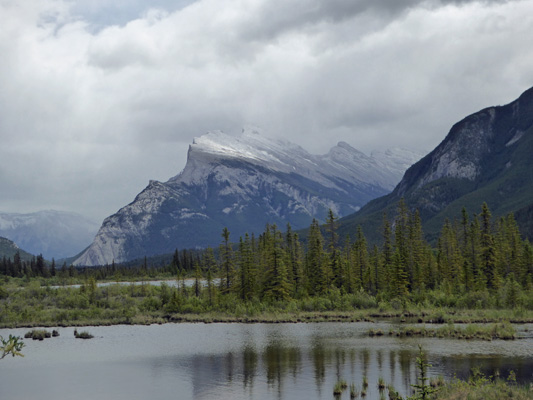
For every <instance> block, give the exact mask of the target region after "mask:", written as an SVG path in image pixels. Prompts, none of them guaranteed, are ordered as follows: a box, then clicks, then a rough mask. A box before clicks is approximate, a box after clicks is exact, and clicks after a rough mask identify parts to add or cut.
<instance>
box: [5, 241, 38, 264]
mask: <svg viewBox="0 0 533 400" xmlns="http://www.w3.org/2000/svg"><path fill="white" fill-rule="evenodd" d="M17 252H18V253H19V255H20V259H21V260H23V261H30V260H31V259H32V258H33V255H31V254H30V253H28V252H26V251H24V250H21V249H20V248H19V247H18V246H17V245H16V244H15V243H14V242H13V241H11V240H9V239H6V238H4V237H0V258H4V257H5V258H6V259H11V260H13V258H14V256H15V254H16V253H17Z"/></svg>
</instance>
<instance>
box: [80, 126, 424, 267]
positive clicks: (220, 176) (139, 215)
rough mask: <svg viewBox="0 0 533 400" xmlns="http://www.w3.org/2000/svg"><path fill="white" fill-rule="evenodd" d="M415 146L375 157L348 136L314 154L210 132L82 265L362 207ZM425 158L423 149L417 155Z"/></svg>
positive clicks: (247, 132)
mask: <svg viewBox="0 0 533 400" xmlns="http://www.w3.org/2000/svg"><path fill="white" fill-rule="evenodd" d="M410 157H411V158H412V162H414V161H415V159H414V158H415V156H414V153H409V152H408V151H405V152H401V151H391V152H389V153H385V154H380V153H379V155H378V156H368V155H366V154H364V153H362V152H360V151H358V150H356V149H355V148H353V147H351V146H350V145H349V144H347V143H345V142H340V143H338V144H337V146H334V147H333V148H332V149H331V150H330V151H329V152H328V153H327V154H324V155H313V154H310V153H309V152H307V151H306V150H305V149H303V148H302V147H300V146H298V145H296V144H293V143H290V142H288V141H286V140H279V139H270V138H268V137H265V136H264V135H263V134H262V133H261V132H260V130H259V129H258V128H254V127H251V128H245V129H244V130H243V132H242V134H241V135H240V136H238V137H236V136H231V135H228V134H225V133H224V132H221V131H212V132H208V133H207V134H205V135H202V136H200V137H197V138H195V139H194V141H193V143H192V144H191V145H190V146H189V150H188V158H187V164H186V166H185V168H184V169H183V171H182V172H181V173H179V174H178V175H176V176H174V177H172V178H170V179H169V180H168V181H167V182H164V183H163V182H157V181H150V183H149V185H148V186H147V187H146V189H144V190H143V191H142V192H141V193H140V194H139V195H138V196H137V197H136V198H135V200H134V201H133V202H132V203H131V204H129V205H127V206H125V207H123V208H122V209H121V210H119V211H118V212H117V213H116V214H115V215H112V216H110V217H108V218H107V219H106V220H105V221H104V223H103V225H102V227H101V228H100V231H99V232H98V234H97V237H96V239H95V242H94V243H93V245H91V246H90V247H89V248H88V249H87V251H86V252H85V253H84V254H83V255H82V256H81V257H80V258H79V259H78V260H76V261H75V264H77V265H101V264H106V263H111V262H112V261H113V260H114V261H115V262H122V261H126V260H130V259H133V258H137V257H142V256H144V255H152V254H161V253H163V252H173V251H174V249H175V248H178V247H179V248H184V247H196V246H202V247H205V246H208V245H217V244H218V242H219V241H220V231H219V229H221V228H222V227H224V226H226V227H228V229H229V230H230V232H232V235H236V237H238V236H239V235H242V234H244V233H245V232H249V233H251V232H257V231H262V230H263V229H264V226H265V224H266V223H276V224H278V225H279V226H285V225H286V224H287V223H291V225H292V226H293V228H295V229H299V228H303V227H306V226H308V224H309V223H310V222H311V220H312V218H318V219H323V218H325V216H326V214H327V211H328V209H332V210H333V211H334V213H335V214H337V215H339V216H343V215H347V214H349V213H352V212H354V211H357V210H358V209H359V208H360V207H361V206H362V205H364V204H365V203H366V202H368V201H369V200H371V199H373V198H375V197H378V196H381V195H383V194H385V193H387V192H389V191H390V190H391V189H392V188H393V187H394V185H395V184H396V183H397V182H398V181H399V180H400V178H401V176H402V174H403V171H404V170H403V169H402V168H404V166H405V165H407V164H409V161H408V160H409V158H410ZM416 158H418V157H416Z"/></svg>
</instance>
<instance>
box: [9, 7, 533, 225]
mask: <svg viewBox="0 0 533 400" xmlns="http://www.w3.org/2000/svg"><path fill="white" fill-rule="evenodd" d="M532 43H533V0H515V1H513V0H510V1H467V0H463V1H460V0H455V1H451V0H450V1H445V0H441V1H438V0H431V1H421V0H279V1H273V0H197V1H190V0H177V1H170V0H157V1H154V0H151V1H148V0H115V1H109V0H73V1H63V0H0V140H1V142H0V143H1V144H0V188H1V192H0V211H4V212H31V211H37V210H42V209H57V210H64V211H74V212H78V213H81V214H84V215H86V216H89V217H92V218H93V219H95V220H97V221H101V220H103V218H105V217H106V216H108V215H110V214H113V213H114V212H116V211H117V210H118V209H119V208H120V207H122V206H124V205H126V204H128V203H129V202H131V201H132V200H133V199H134V197H135V195H136V194H138V193H139V192H140V191H141V190H142V189H143V188H144V187H145V186H146V185H147V184H148V181H149V180H150V179H157V180H160V181H166V180H167V179H169V178H170V177H172V176H174V175H177V174H178V173H179V172H180V171H181V169H182V168H183V167H184V165H185V161H186V156H187V148H188V145H189V144H190V143H191V142H192V140H193V138H194V137H195V136H200V135H202V134H204V133H205V132H206V131H209V130H217V129H220V130H223V131H225V132H227V133H230V134H238V133H239V132H240V131H241V128H242V126H244V125H248V124H253V125H256V126H259V127H261V128H263V130H264V131H265V132H266V134H268V135H269V136H273V137H283V138H286V139H289V140H291V141H293V142H295V143H297V144H300V145H302V146H303V147H304V148H306V149H307V150H308V151H310V152H312V153H315V154H321V153H326V152H327V151H328V150H329V148H330V147H332V146H333V145H335V144H336V143H337V142H338V141H341V140H343V141H346V142H348V143H349V144H351V145H352V146H354V147H356V148H358V149H360V150H362V151H364V152H367V153H369V152H370V151H371V150H372V149H380V148H384V147H392V146H400V147H405V148H417V149H421V150H425V151H429V150H431V149H433V148H434V147H435V146H436V145H437V144H438V143H440V141H442V139H444V137H445V136H446V134H447V133H448V131H449V129H450V127H451V125H452V124H453V123H455V122H457V121H459V120H460V119H462V118H463V117H465V116H466V115H468V114H470V113H473V112H476V111H478V110H480V109H482V108H484V107H487V106H491V105H498V104H505V103H508V102H510V101H512V100H514V99H515V98H516V97H518V96H519V95H520V94H521V93H522V92H523V91H524V90H526V89H527V88H529V87H531V86H533V45H532Z"/></svg>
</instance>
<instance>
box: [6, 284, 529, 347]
mask: <svg viewBox="0 0 533 400" xmlns="http://www.w3.org/2000/svg"><path fill="white" fill-rule="evenodd" d="M43 283H45V284H46V283H47V282H42V281H41V280H39V279H32V280H29V281H27V280H23V279H10V280H8V281H7V282H4V284H3V285H2V291H1V296H0V327H2V328H13V327H37V326H45V327H54V326H85V325H114V324H154V323H165V322H207V323H211V322H246V323H254V322H265V323H276V322H324V321H340V322H344V321H345V322H356V321H379V320H383V319H385V320H390V321H394V322H404V323H406V324H413V323H425V324H449V323H450V324H457V323H466V324H474V323H475V324H487V323H499V322H510V323H528V322H530V323H533V310H530V309H526V308H521V307H520V308H514V309H507V308H503V307H502V308H499V309H477V308H476V309H472V308H464V307H463V308H461V307H443V306H440V305H439V303H437V304H435V303H433V302H431V301H428V300H427V299H426V300H424V301H417V302H415V301H413V300H411V301H403V302H398V301H396V300H392V301H385V300H383V299H380V298H378V297H375V296H371V295H369V294H367V293H364V292H358V293H352V294H343V293H341V292H340V291H338V290H337V291H331V292H330V293H328V294H327V295H324V296H320V297H319V296H315V297H309V296H302V297H301V298H298V299H292V300H289V301H264V300H263V301H261V300H259V299H252V300H248V301H243V300H240V299H239V298H238V296H237V295H236V294H233V293H228V294H222V293H221V292H220V291H219V290H218V289H217V288H213V290H212V291H209V290H208V289H207V288H204V289H203V290H202V293H201V294H200V295H199V296H196V295H195V291H194V287H191V288H186V287H183V286H180V287H169V286H168V285H165V284H162V285H161V286H154V285H150V284H148V283H145V284H136V285H133V284H131V285H109V286H102V287H98V286H97V285H96V282H95V281H94V280H89V281H86V282H85V283H84V284H83V285H82V286H81V287H51V286H42V284H43ZM439 332H444V331H443V330H439ZM448 333H449V334H450V335H449V336H450V337H454V335H455V336H457V337H462V336H469V335H470V334H471V333H472V332H459V331H454V332H448ZM452 333H453V335H452ZM399 334H400V335H402V334H404V335H415V334H417V335H418V333H417V332H415V331H408V330H404V331H403V333H402V332H400V333H399ZM430 334H431V335H433V333H432V332H431V331H430V330H426V331H424V332H421V333H420V334H419V335H427V336H429V335H430ZM435 335H436V336H438V332H436V331H435ZM493 337H494V336H493Z"/></svg>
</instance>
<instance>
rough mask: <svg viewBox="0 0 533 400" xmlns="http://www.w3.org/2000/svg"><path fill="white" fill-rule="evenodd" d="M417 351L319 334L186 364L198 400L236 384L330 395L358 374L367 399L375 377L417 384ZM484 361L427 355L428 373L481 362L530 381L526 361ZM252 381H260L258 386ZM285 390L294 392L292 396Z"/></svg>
mask: <svg viewBox="0 0 533 400" xmlns="http://www.w3.org/2000/svg"><path fill="white" fill-rule="evenodd" d="M417 355H418V354H417V352H416V351H415V350H414V349H388V350H387V349H379V348H377V349H375V348H374V349H369V348H357V347H355V348H343V347H338V346H330V345H328V344H327V343H326V342H325V341H324V340H321V339H320V338H313V339H312V340H311V346H310V347H309V348H305V347H302V346H292V345H287V343H286V342H285V341H283V340H276V339H274V340H270V341H269V342H268V343H267V344H266V345H265V346H264V348H263V349H258V348H256V347H255V346H254V345H252V344H248V345H246V346H244V348H243V350H242V352H240V353H234V352H228V353H226V354H221V355H218V356H209V357H205V356H201V355H197V356H193V357H192V360H191V361H190V362H188V363H186V365H189V366H190V367H191V369H190V370H189V373H190V374H191V376H192V378H193V379H192V383H193V393H194V396H193V397H194V398H198V399H202V398H208V397H210V394H212V393H213V387H214V386H215V387H216V386H218V387H220V388H224V390H225V391H228V390H229V392H231V393H234V392H233V390H238V389H237V386H240V387H241V388H242V390H243V393H241V395H246V396H245V397H248V396H251V397H250V398H254V399H255V398H262V397H264V396H266V397H269V398H271V397H272V396H274V397H275V398H278V399H282V398H286V399H289V398H306V399H313V398H324V397H328V398H329V396H330V391H331V390H332V388H333V385H334V382H336V381H337V380H339V379H345V380H346V381H347V382H348V384H350V383H355V384H356V385H357V386H358V387H359V388H361V386H362V381H363V377H367V378H368V382H369V387H368V389H367V398H369V399H372V398H379V397H380V392H379V391H378V388H377V384H378V380H379V379H380V378H383V379H384V380H385V381H386V382H387V384H392V385H393V386H394V387H395V388H396V389H397V390H399V391H400V392H401V393H402V394H403V395H409V394H411V392H412V389H411V388H412V385H413V384H415V383H416V373H417V371H416V367H415V359H416V357H417ZM485 361H487V362H480V360H479V359H477V358H471V357H463V358H461V357H433V358H431V357H430V362H432V363H433V365H434V367H432V368H431V369H430V371H429V373H430V375H432V376H437V375H441V374H443V372H445V371H446V373H444V374H443V375H447V376H448V377H450V376H451V375H453V374H455V375H457V377H460V378H464V379H466V378H467V377H468V374H469V372H470V369H471V368H474V367H479V366H480V365H481V366H482V368H481V371H482V372H483V373H485V374H486V375H487V376H489V375H493V374H494V371H500V374H501V376H502V378H505V377H506V376H507V374H508V371H509V370H511V369H513V370H514V371H515V372H516V373H517V379H518V380H519V381H531V380H532V376H531V371H532V370H531V367H532V361H531V360H530V359H523V360H516V359H514V358H510V359H508V360H506V359H501V358H498V359H493V358H490V359H488V360H485ZM180 365H181V366H183V364H180ZM452 371H453V372H452ZM256 381H258V382H259V385H258V387H256ZM238 383H240V385H238ZM233 386H235V387H233ZM215 390H217V389H215ZM290 393H294V394H296V397H293V396H291V395H289V394H290ZM234 395H235V396H237V397H239V396H238V394H235V393H234ZM267 395H268V396H267Z"/></svg>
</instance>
